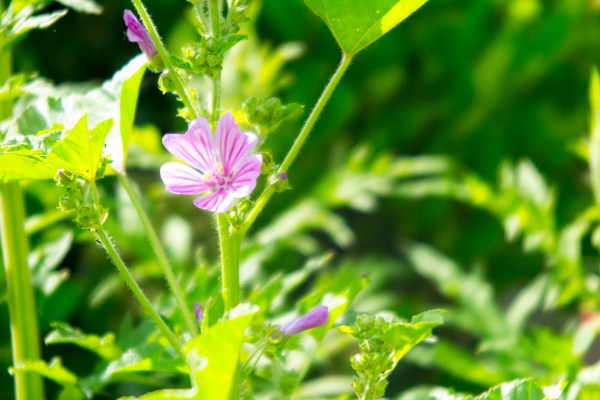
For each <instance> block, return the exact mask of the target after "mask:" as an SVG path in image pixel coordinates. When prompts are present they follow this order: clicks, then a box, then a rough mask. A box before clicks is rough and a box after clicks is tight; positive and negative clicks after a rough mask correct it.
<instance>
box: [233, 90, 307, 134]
mask: <svg viewBox="0 0 600 400" xmlns="http://www.w3.org/2000/svg"><path fill="white" fill-rule="evenodd" d="M242 110H243V111H244V115H245V117H246V121H248V123H249V124H250V125H253V126H255V127H256V129H257V131H258V132H259V133H260V134H262V135H267V134H268V133H269V132H271V131H274V130H275V129H277V127H279V125H281V123H282V122H283V121H284V120H286V119H288V118H293V117H297V116H299V115H301V114H302V112H303V111H304V107H303V106H302V105H300V104H296V103H291V104H283V103H281V100H279V99H278V98H277V97H269V98H264V99H257V98H256V97H251V98H249V99H248V100H246V101H245V102H244V104H242Z"/></svg>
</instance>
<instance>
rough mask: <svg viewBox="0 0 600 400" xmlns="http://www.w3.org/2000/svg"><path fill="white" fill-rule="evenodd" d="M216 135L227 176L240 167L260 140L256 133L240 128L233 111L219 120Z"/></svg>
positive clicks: (224, 171) (224, 172)
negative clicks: (243, 130) (232, 113)
mask: <svg viewBox="0 0 600 400" xmlns="http://www.w3.org/2000/svg"><path fill="white" fill-rule="evenodd" d="M216 136H217V137H216V141H217V152H218V154H219V160H220V161H221V165H222V166H223V174H224V175H225V176H228V175H229V174H231V173H232V172H234V171H235V170H236V169H237V168H238V167H239V165H240V163H241V162H242V160H243V159H244V158H245V157H246V156H247V155H248V154H250V152H251V151H252V150H253V149H254V147H255V146H256V143H257V142H258V137H257V136H256V135H255V134H254V133H252V132H242V131H241V130H240V128H239V126H238V125H237V123H236V122H235V119H234V118H233V115H231V113H227V114H225V115H223V116H222V117H221V119H220V120H219V123H218V124H217V135H216Z"/></svg>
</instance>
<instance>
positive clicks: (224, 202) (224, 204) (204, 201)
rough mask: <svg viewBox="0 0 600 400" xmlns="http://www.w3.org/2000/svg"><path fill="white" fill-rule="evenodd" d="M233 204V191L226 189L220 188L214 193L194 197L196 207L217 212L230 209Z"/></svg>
mask: <svg viewBox="0 0 600 400" xmlns="http://www.w3.org/2000/svg"><path fill="white" fill-rule="evenodd" d="M232 204H233V193H231V192H229V191H226V190H218V191H216V192H214V193H211V194H207V195H206V196H200V197H198V198H197V199H194V205H195V206H196V207H198V208H201V209H203V210H207V211H212V212H216V213H221V212H225V211H229V209H230V208H231V205H232Z"/></svg>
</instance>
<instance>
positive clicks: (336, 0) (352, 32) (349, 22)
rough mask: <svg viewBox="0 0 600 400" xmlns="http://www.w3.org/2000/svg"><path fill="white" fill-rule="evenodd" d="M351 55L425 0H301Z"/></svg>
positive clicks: (417, 7) (400, 20)
mask: <svg viewBox="0 0 600 400" xmlns="http://www.w3.org/2000/svg"><path fill="white" fill-rule="evenodd" d="M304 2H305V3H306V5H307V6H308V7H309V8H310V9H311V10H312V11H313V12H314V13H315V14H317V15H318V16H319V17H320V18H321V19H322V20H323V21H324V22H325V23H326V24H327V26H328V27H329V30H330V31H331V33H332V34H333V36H334V37H335V39H336V40H337V42H338V44H339V45H340V47H341V48H342V50H343V52H344V53H346V54H349V55H354V54H356V53H358V52H359V51H361V50H362V49H364V48H365V47H367V46H368V45H370V44H371V43H373V42H374V41H375V40H377V39H379V38H380V37H381V36H383V35H385V34H386V33H387V32H389V31H390V30H391V29H392V28H394V27H395V26H396V25H398V24H399V23H400V22H402V21H404V20H405V19H406V18H408V17H409V16H410V15H411V14H412V13H414V12H415V11H417V10H418V9H419V8H420V7H421V6H422V5H423V4H425V3H426V2H427V0H377V1H373V0H353V1H348V0H304Z"/></svg>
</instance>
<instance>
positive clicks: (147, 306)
mask: <svg viewBox="0 0 600 400" xmlns="http://www.w3.org/2000/svg"><path fill="white" fill-rule="evenodd" d="M93 233H94V235H95V236H96V238H97V239H98V240H99V241H100V243H102V247H104V250H106V253H107V254H108V256H109V257H110V259H111V260H112V262H113V263H114V264H115V266H116V267H117V270H118V271H119V274H121V277H122V278H123V279H124V280H125V283H127V286H129V289H131V291H132V292H133V295H134V296H135V297H136V298H137V299H138V301H139V302H140V305H141V306H142V308H143V309H144V311H145V312H146V314H148V315H149V316H150V318H151V319H152V321H153V322H154V324H155V325H156V327H157V328H158V329H159V330H160V331H161V332H162V334H163V335H164V336H165V337H166V338H167V340H168V341H169V343H170V344H171V346H173V348H174V349H175V351H176V352H177V354H179V356H180V357H181V358H182V359H183V360H185V356H184V354H183V352H182V350H181V344H180V343H179V340H178V339H177V337H176V336H175V334H174V333H173V332H172V331H171V329H169V327H168V326H167V324H166V323H165V321H163V319H162V318H161V317H160V315H158V313H157V312H156V310H155V309H154V307H152V304H151V303H150V300H148V298H147V297H146V295H145V294H144V292H143V291H142V289H141V288H140V286H139V285H138V284H137V282H136V281H135V279H134V278H133V275H131V272H130V271H129V269H128V268H127V266H126V265H125V262H123V259H122V258H121V256H120V255H119V253H118V252H117V249H116V248H115V245H114V244H113V242H112V240H110V238H109V237H108V235H107V234H106V231H105V230H104V228H103V227H101V226H100V227H98V228H97V229H94V230H93Z"/></svg>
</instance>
